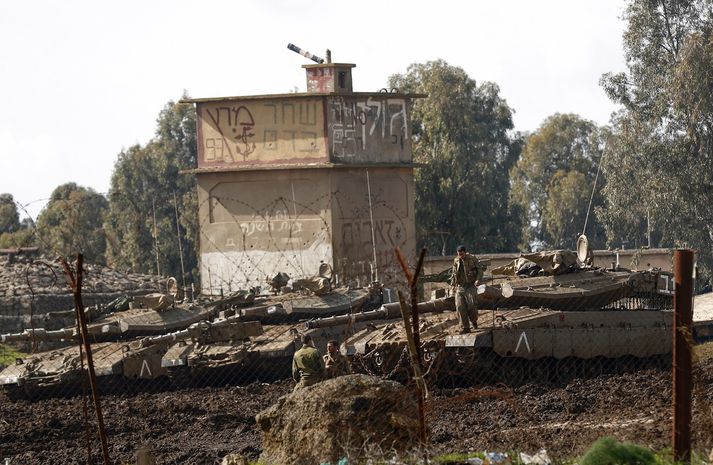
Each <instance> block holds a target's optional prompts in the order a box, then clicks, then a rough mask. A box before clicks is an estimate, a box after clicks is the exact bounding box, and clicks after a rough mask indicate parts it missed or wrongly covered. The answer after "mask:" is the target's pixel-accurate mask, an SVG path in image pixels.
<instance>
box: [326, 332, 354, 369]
mask: <svg viewBox="0 0 713 465" xmlns="http://www.w3.org/2000/svg"><path fill="white" fill-rule="evenodd" d="M324 366H325V368H326V370H327V378H336V377H337V376H342V375H348V374H349V373H351V372H352V370H351V368H350V367H349V360H347V358H346V357H345V356H344V355H342V354H341V352H339V343H338V342H337V341H335V340H331V341H329V342H327V354H326V355H325V356H324Z"/></svg>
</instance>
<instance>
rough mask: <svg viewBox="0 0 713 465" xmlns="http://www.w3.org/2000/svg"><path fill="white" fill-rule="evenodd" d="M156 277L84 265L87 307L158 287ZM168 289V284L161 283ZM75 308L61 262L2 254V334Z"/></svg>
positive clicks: (85, 301) (0, 269)
mask: <svg viewBox="0 0 713 465" xmlns="http://www.w3.org/2000/svg"><path fill="white" fill-rule="evenodd" d="M159 281H160V278H159V277H156V276H150V275H144V274H133V273H122V272H119V271H116V270H114V269H112V268H108V267H105V266H101V265H95V264H90V263H89V264H88V263H85V265H84V275H83V283H82V300H83V302H84V305H85V306H91V305H96V304H99V303H108V302H110V301H112V300H114V299H115V298H117V297H119V296H121V295H123V294H130V295H139V294H146V293H148V292H156V291H158V290H159V284H160V282H159ZM161 287H164V288H165V284H161ZM73 307H74V300H73V297H72V293H71V290H70V288H69V286H68V284H67V279H66V275H65V272H64V268H63V267H62V264H61V263H60V262H58V261H55V260H51V259H48V258H46V257H36V256H32V255H25V254H18V255H6V254H0V333H6V332H15V331H22V330H24V329H27V328H29V327H30V326H31V324H30V315H32V323H33V324H34V325H35V326H36V327H42V326H43V324H42V323H43V321H44V319H45V316H46V315H47V313H48V312H56V311H61V310H68V309H71V308H73Z"/></svg>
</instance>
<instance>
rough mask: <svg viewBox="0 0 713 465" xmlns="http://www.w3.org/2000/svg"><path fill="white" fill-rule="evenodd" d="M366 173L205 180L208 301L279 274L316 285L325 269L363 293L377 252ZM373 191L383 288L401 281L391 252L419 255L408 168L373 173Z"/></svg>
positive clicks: (201, 180)
mask: <svg viewBox="0 0 713 465" xmlns="http://www.w3.org/2000/svg"><path fill="white" fill-rule="evenodd" d="M366 172H367V169H366V168H361V167H360V168H353V169H347V168H341V169H325V168H322V169H284V170H278V171H273V170H265V171H242V172H230V173H212V174H206V173H204V174H201V175H200V176H199V177H198V200H199V221H200V228H201V235H200V251H201V252H200V256H201V265H200V266H201V278H202V289H203V292H204V293H213V294H219V293H220V291H221V289H222V291H223V293H224V294H225V293H227V292H230V291H234V290H236V289H246V288H249V287H253V286H257V285H260V286H264V285H265V278H266V277H267V276H274V275H275V274H277V273H278V272H285V273H287V274H288V275H290V276H291V277H293V278H301V277H305V276H312V275H314V274H316V273H317V269H318V267H319V264H320V262H325V263H329V264H330V265H332V266H333V267H334V269H335V272H337V274H338V276H339V279H340V281H341V282H342V283H352V284H356V283H357V281H358V282H359V284H367V283H368V282H369V279H370V277H371V263H373V247H372V235H371V219H370V211H369V196H368V194H367V192H368V186H367V178H366ZM369 183H370V186H371V193H372V207H373V216H374V239H375V243H376V252H377V263H378V267H379V268H378V270H377V271H378V272H379V278H380V279H382V280H383V279H384V278H387V277H389V276H393V275H394V274H395V269H394V264H395V263H394V259H393V257H394V255H393V254H394V251H393V250H394V247H396V246H399V247H401V249H402V250H403V251H404V253H405V254H407V256H409V258H412V257H413V255H414V248H415V226H414V215H413V209H414V206H413V191H414V185H413V172H412V168H401V169H394V168H369ZM397 276H398V275H397ZM399 279H400V278H399Z"/></svg>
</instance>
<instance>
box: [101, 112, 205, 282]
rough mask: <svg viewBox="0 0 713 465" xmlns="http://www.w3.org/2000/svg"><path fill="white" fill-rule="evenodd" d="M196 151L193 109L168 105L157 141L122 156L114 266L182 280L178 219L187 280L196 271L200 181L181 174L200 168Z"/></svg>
mask: <svg viewBox="0 0 713 465" xmlns="http://www.w3.org/2000/svg"><path fill="white" fill-rule="evenodd" d="M196 150H197V145H196V122H195V110H194V108H193V105H191V104H185V103H175V102H168V103H167V104H166V106H165V107H164V108H163V110H162V111H161V113H160V114H159V117H158V120H157V129H156V136H155V137H154V138H153V139H152V140H151V141H150V142H149V143H147V144H146V145H145V146H140V145H136V146H133V147H130V148H129V149H128V150H125V151H122V152H121V153H120V154H119V156H118V159H117V161H116V163H115V165H114V171H113V173H112V177H111V188H110V192H109V213H110V214H109V215H108V217H107V222H106V230H107V236H108V247H107V256H108V261H109V264H110V265H111V266H113V267H116V268H119V269H130V270H131V271H134V272H143V273H155V274H158V273H159V271H160V274H162V275H172V276H176V277H180V276H181V256H180V251H179V244H178V240H179V239H178V236H179V235H178V233H177V224H176V216H178V227H179V228H180V238H181V239H180V240H181V248H182V250H183V260H184V268H185V270H186V273H187V274H190V273H191V271H194V270H195V268H196V266H197V258H196V257H197V255H196V243H197V240H196V238H197V234H198V219H197V218H198V213H197V200H196V187H195V180H194V177H193V176H192V175H190V174H182V173H181V170H185V169H191V168H194V167H195V166H196V157H197V155H196ZM154 211H155V222H156V224H155V230H156V234H155V235H154ZM156 238H157V239H158V252H157V250H156ZM157 253H158V265H157V262H156V255H157ZM157 267H158V268H157ZM194 272H195V271H194ZM186 279H187V281H188V280H189V279H188V277H186ZM180 282H181V279H179V283H180Z"/></svg>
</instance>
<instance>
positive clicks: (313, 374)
mask: <svg viewBox="0 0 713 465" xmlns="http://www.w3.org/2000/svg"><path fill="white" fill-rule="evenodd" d="M323 378H324V361H323V360H322V357H321V356H320V355H319V351H318V350H317V349H315V348H314V342H312V336H310V335H309V334H305V335H304V336H302V348H301V349H300V350H298V351H297V352H295V355H294V357H292V379H294V380H295V382H296V383H297V385H296V386H295V391H296V390H298V389H302V388H303V387H306V386H312V385H313V384H317V383H318V382H320V381H321V380H322V379H323Z"/></svg>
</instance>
